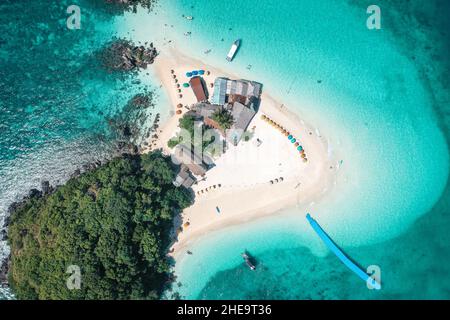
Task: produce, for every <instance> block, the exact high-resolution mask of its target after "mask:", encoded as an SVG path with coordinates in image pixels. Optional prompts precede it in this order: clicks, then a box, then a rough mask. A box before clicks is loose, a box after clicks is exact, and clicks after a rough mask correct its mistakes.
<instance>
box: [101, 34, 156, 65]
mask: <svg viewBox="0 0 450 320" xmlns="http://www.w3.org/2000/svg"><path fill="white" fill-rule="evenodd" d="M157 55H158V51H157V50H156V48H155V47H154V46H153V43H150V45H149V46H148V47H144V46H136V45H134V43H133V42H131V41H128V40H124V39H116V40H113V41H112V43H111V44H110V45H108V46H107V47H106V48H105V49H103V51H102V52H101V53H100V57H101V61H102V64H103V66H104V67H106V68H107V69H108V70H109V71H136V70H138V69H140V68H142V69H146V68H147V66H148V65H149V64H152V63H153V62H154V61H155V58H156V56H157Z"/></svg>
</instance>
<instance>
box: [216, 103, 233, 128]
mask: <svg viewBox="0 0 450 320" xmlns="http://www.w3.org/2000/svg"><path fill="white" fill-rule="evenodd" d="M211 119H213V120H214V121H216V122H217V123H218V124H219V125H220V127H221V128H222V129H224V130H226V129H230V128H231V126H232V125H233V122H234V119H233V115H232V114H231V113H230V112H229V111H227V110H225V109H224V108H220V109H218V110H216V111H215V112H214V113H213V114H212V116H211Z"/></svg>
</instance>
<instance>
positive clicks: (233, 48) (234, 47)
mask: <svg viewBox="0 0 450 320" xmlns="http://www.w3.org/2000/svg"><path fill="white" fill-rule="evenodd" d="M240 44H241V40H239V39H238V40H236V41H235V42H233V45H232V46H231V49H230V52H228V55H227V60H228V61H230V62H231V60H233V58H234V55H235V54H236V52H237V50H238V48H239V45H240Z"/></svg>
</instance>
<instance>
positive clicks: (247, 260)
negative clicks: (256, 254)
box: [241, 251, 256, 270]
mask: <svg viewBox="0 0 450 320" xmlns="http://www.w3.org/2000/svg"><path fill="white" fill-rule="evenodd" d="M241 256H242V258H244V261H245V264H247V266H248V267H249V268H250V270H256V266H255V265H254V264H253V262H252V257H251V256H250V255H249V254H248V252H247V251H245V252H243V253H242V254H241Z"/></svg>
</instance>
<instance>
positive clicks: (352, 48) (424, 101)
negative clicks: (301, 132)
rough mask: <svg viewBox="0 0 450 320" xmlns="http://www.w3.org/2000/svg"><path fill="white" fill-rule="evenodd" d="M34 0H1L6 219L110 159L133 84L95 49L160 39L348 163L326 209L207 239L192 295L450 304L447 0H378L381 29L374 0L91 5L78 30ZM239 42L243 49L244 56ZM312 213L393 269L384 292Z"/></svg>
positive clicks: (188, 292) (1, 168) (198, 256)
mask: <svg viewBox="0 0 450 320" xmlns="http://www.w3.org/2000/svg"><path fill="white" fill-rule="evenodd" d="M32 3H34V4H30V3H29V2H26V3H25V2H21V1H6V2H5V1H3V2H2V4H0V8H1V9H2V10H0V12H1V13H0V14H2V15H3V14H5V15H6V16H7V17H8V18H7V19H2V20H1V21H8V23H7V24H6V23H3V22H2V23H1V24H0V31H1V33H0V34H1V36H0V39H1V41H0V57H1V60H0V61H1V68H0V79H1V80H0V85H1V86H0V88H1V89H0V94H1V99H0V103H1V104H0V110H1V112H0V120H1V121H0V132H1V135H0V146H1V150H2V152H1V154H0V183H1V185H2V188H1V189H0V216H4V210H5V209H6V207H7V205H8V204H9V203H10V201H13V200H14V199H16V198H17V197H19V196H21V195H23V194H24V193H26V192H27V191H28V190H29V188H30V187H36V186H39V182H40V180H41V179H45V180H51V181H52V182H54V183H55V182H56V181H58V180H59V181H61V182H62V181H64V180H65V179H66V178H67V176H68V175H69V174H70V173H71V172H72V171H73V170H74V169H75V168H77V167H79V166H80V165H81V164H83V163H86V162H89V161H91V160H93V159H98V158H100V159H102V158H104V157H107V154H108V153H109V152H110V151H111V148H112V144H113V141H114V137H113V135H112V133H111V132H110V129H109V127H108V125H107V119H108V118H109V117H110V116H113V115H114V114H117V113H118V112H120V111H121V108H122V107H123V105H124V102H125V101H126V100H127V99H128V98H129V97H130V95H131V94H132V93H133V92H132V91H133V90H134V89H133V90H130V89H129V88H130V86H129V83H128V82H126V81H125V82H124V80H121V79H115V78H113V77H111V75H107V74H105V73H102V72H101V70H99V69H98V68H96V67H95V61H92V60H91V59H89V56H90V55H91V53H92V52H93V51H95V50H96V49H97V48H99V47H100V46H101V45H102V44H103V43H105V42H106V41H108V40H109V39H110V38H111V36H112V35H118V36H126V37H130V38H132V39H134V40H135V41H139V40H140V41H154V42H155V43H156V45H157V47H158V48H161V50H164V49H165V48H167V47H170V46H176V47H177V48H179V49H181V50H182V51H183V52H185V53H186V54H189V55H191V56H194V57H197V58H198V59H200V60H202V61H204V62H205V63H207V64H213V65H215V66H218V67H220V68H223V69H227V70H230V72H234V73H238V74H240V75H243V77H245V78H249V79H253V80H258V81H260V82H262V83H264V90H266V91H268V92H269V93H270V94H271V95H273V96H274V97H275V98H277V99H278V100H279V101H280V103H285V104H286V105H288V106H289V108H290V109H291V110H293V111H294V112H296V113H297V114H298V115H299V116H300V117H301V118H302V119H304V120H305V121H307V122H308V123H311V124H313V125H314V126H316V127H318V128H319V129H320V131H321V133H322V135H323V136H325V137H327V138H328V140H329V143H330V146H331V149H332V150H334V152H335V154H336V156H337V157H338V158H339V159H340V160H343V165H342V167H341V169H340V172H339V175H338V177H337V185H336V187H334V188H333V189H332V190H329V193H328V196H327V197H326V198H325V199H324V201H323V202H321V203H320V204H312V205H308V206H307V207H305V206H304V205H299V206H298V207H295V208H290V209H288V210H285V211H284V212H283V213H281V214H280V215H278V216H275V217H270V218H267V219H261V220H258V221H256V222H252V223H249V224H247V225H245V226H237V227H230V228H228V229H226V230H223V231H219V232H215V233H213V234H210V235H208V236H206V237H203V238H201V239H199V240H198V241H197V242H196V243H194V244H193V245H192V246H191V248H190V249H191V251H193V255H192V256H189V255H186V256H184V257H183V259H181V260H180V261H179V262H178V263H177V266H176V272H177V274H178V276H179V278H178V279H179V281H180V282H181V283H182V286H181V287H180V288H179V289H177V291H179V292H180V293H181V294H182V296H184V297H188V298H202V299H203V298H209V299H219V298H235V299H240V298H251V299H258V298H273V299H365V298H370V299H379V298H419V299H427V298H428V299H429V298H450V283H449V281H450V280H449V277H448V273H449V272H450V270H449V269H450V268H449V267H448V265H446V264H445V263H443V262H444V261H448V260H450V247H449V244H450V241H449V240H450V239H449V236H448V232H447V230H448V228H449V224H450V222H449V217H448V212H449V207H450V204H449V198H450V197H449V195H450V193H449V189H448V188H446V185H447V178H448V163H449V161H448V160H449V159H448V158H449V157H448V147H447V141H448V139H447V138H446V136H447V135H448V125H449V123H448V114H449V110H448V107H449V101H450V99H449V88H448V81H447V82H445V80H446V79H449V78H450V77H449V70H450V69H449V66H448V65H446V63H448V53H447V52H449V49H450V41H449V38H450V37H449V34H448V30H449V29H450V28H448V26H447V25H445V23H448V22H447V21H446V19H445V17H446V13H447V12H449V8H448V3H446V2H445V1H437V0H435V1H429V2H427V4H423V3H422V2H420V1H396V3H395V4H392V3H390V2H387V1H379V3H380V6H381V8H382V15H383V16H382V30H379V31H370V30H367V29H366V28H365V19H366V17H367V15H366V13H365V8H366V7H367V5H369V4H371V3H369V2H367V1H350V2H346V1H337V0H329V1H324V0H322V1H318V0H316V1H313V0H308V1H306V0H303V1H298V0H286V1H282V2H280V1H269V0H262V1H258V4H257V5H255V3H254V2H253V1H237V0H229V1H192V0H181V1H174V0H171V1H165V2H164V3H162V2H161V3H160V5H159V6H158V8H157V9H156V10H155V12H153V13H151V14H148V13H146V12H145V11H139V12H138V13H137V14H126V15H125V16H124V17H116V18H113V17H111V16H110V15H108V14H107V13H105V12H103V11H95V13H94V5H92V4H89V2H88V1H78V3H79V4H80V6H81V7H82V8H83V9H85V11H84V12H85V13H86V14H87V16H86V17H85V18H86V19H84V20H83V21H84V22H85V24H84V25H83V29H82V30H83V31H75V32H68V31H67V30H65V29H64V24H65V18H64V17H65V14H64V12H65V7H66V4H67V2H65V1H44V2H39V3H38V2H37V1H35V2H32ZM94 3H95V2H94ZM46 4H48V5H46ZM3 9H5V10H3ZM6 9H7V10H6ZM182 14H185V15H192V16H194V20H193V21H187V20H186V19H184V18H182ZM19 16H20V17H27V19H22V18H18V17H19ZM14 17H17V18H14ZM187 31H190V32H192V35H191V36H190V37H186V36H184V35H183V33H184V32H187ZM237 38H242V47H241V49H240V51H239V53H238V56H237V58H236V60H235V61H234V62H233V63H232V64H229V63H227V62H226V61H225V55H226V53H227V52H228V49H229V46H230V44H231V43H232V42H233V41H234V40H235V39H237ZM222 39H223V41H222ZM169 41H171V42H169ZM23 48H27V49H28V50H23ZM207 49H211V53H210V54H208V55H205V54H204V53H203V52H204V51H205V50H207ZM30 50H31V52H32V56H33V59H30V58H29V57H30ZM13 53H14V54H13ZM249 64H251V69H250V70H247V66H248V65H249ZM150 72H151V71H150ZM318 80H321V83H318ZM148 84H149V85H150V86H152V85H153V86H154V87H157V84H153V83H151V82H150V83H148ZM155 85H156V86H155ZM133 88H136V87H133ZM135 90H138V89H135ZM165 99H166V98H165V97H164V96H161V99H160V104H159V106H160V107H161V106H162V105H166V104H165V103H163V102H164V100H165ZM162 111H163V112H164V111H166V112H167V110H162ZM2 210H3V211H2ZM306 210H309V211H310V212H311V213H312V215H313V217H315V218H316V219H317V220H318V221H319V223H320V224H321V225H322V226H323V227H324V229H325V230H326V231H327V232H328V233H329V234H330V235H331V236H332V237H333V239H334V240H335V241H336V242H337V243H338V244H339V245H342V247H343V248H344V250H345V251H346V252H347V253H348V254H349V255H350V256H351V257H352V258H354V259H355V260H356V261H357V262H358V263H360V264H361V265H362V266H368V265H371V264H377V265H379V266H380V267H381V271H382V282H383V289H382V290H381V291H378V292H375V291H370V290H367V288H366V287H365V284H364V283H363V282H361V280H359V279H358V278H357V277H356V276H354V275H353V274H351V273H350V272H348V271H347V270H346V269H345V267H344V266H342V265H341V264H339V262H338V261H337V260H336V259H335V257H333V256H330V255H328V253H327V250H326V248H325V247H324V246H323V245H322V244H321V242H320V240H319V239H318V238H317V236H315V234H314V233H313V232H312V230H311V228H310V227H309V225H308V224H307V222H306V219H305V218H304V215H305V214H306ZM243 249H248V250H249V251H250V252H251V253H252V254H253V255H254V256H255V257H256V258H257V260H258V261H259V263H260V265H259V267H258V270H257V271H256V272H255V273H250V272H249V270H248V269H246V268H245V266H244V265H243V264H242V260H241V258H240V256H239V254H240V252H242V250H243ZM2 252H4V251H2ZM211 261H213V262H214V263H211Z"/></svg>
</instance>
